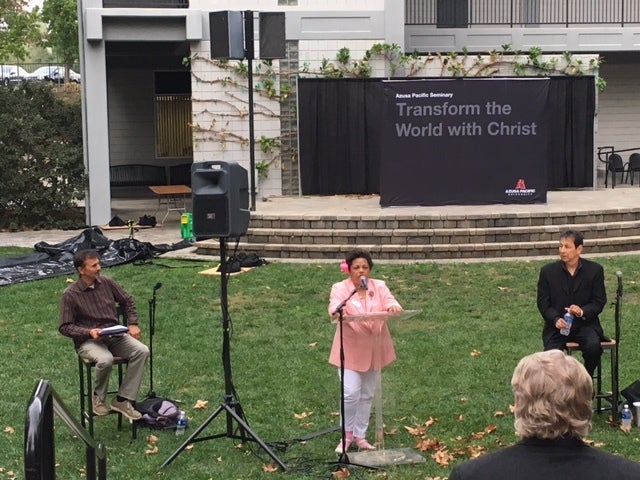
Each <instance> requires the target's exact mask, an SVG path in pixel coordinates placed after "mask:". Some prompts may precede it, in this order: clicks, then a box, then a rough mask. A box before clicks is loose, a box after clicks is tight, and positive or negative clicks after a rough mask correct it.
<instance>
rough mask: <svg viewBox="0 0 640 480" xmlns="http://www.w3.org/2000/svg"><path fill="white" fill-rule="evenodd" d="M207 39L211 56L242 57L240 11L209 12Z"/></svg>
mask: <svg viewBox="0 0 640 480" xmlns="http://www.w3.org/2000/svg"><path fill="white" fill-rule="evenodd" d="M209 39H210V40H211V58H223V59H235V60H242V59H243V58H244V31H243V20H242V12H232V11H230V10H227V11H224V12H209Z"/></svg>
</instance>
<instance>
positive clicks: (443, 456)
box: [431, 448, 453, 467]
mask: <svg viewBox="0 0 640 480" xmlns="http://www.w3.org/2000/svg"><path fill="white" fill-rule="evenodd" d="M431 458H433V459H434V460H435V461H436V463H437V464H438V465H441V466H443V467H448V466H449V462H450V461H451V460H453V455H451V454H450V453H449V452H448V451H447V449H446V448H443V449H442V450H438V451H437V452H436V453H434V454H433V455H431Z"/></svg>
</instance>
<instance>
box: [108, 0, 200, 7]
mask: <svg viewBox="0 0 640 480" xmlns="http://www.w3.org/2000/svg"><path fill="white" fill-rule="evenodd" d="M102 6H103V7H104V8H189V0H102Z"/></svg>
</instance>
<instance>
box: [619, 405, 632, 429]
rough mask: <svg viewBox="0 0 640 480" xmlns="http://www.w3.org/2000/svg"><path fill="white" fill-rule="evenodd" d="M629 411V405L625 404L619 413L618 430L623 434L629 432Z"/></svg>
mask: <svg viewBox="0 0 640 480" xmlns="http://www.w3.org/2000/svg"><path fill="white" fill-rule="evenodd" d="M631 417H632V415H631V410H630V409H629V405H627V404H626V403H625V404H624V407H622V412H620V428H621V429H622V430H624V431H625V432H628V431H630V430H631Z"/></svg>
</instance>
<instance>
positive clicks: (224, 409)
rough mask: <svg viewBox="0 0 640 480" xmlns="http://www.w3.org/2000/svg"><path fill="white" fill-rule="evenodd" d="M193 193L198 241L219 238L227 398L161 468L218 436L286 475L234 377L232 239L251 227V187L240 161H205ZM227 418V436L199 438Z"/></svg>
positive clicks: (194, 171)
mask: <svg viewBox="0 0 640 480" xmlns="http://www.w3.org/2000/svg"><path fill="white" fill-rule="evenodd" d="M191 188H192V191H193V233H194V234H195V235H196V237H219V239H220V272H221V274H220V308H221V310H222V366H223V369H224V395H223V399H222V401H221V402H220V405H219V406H218V408H217V409H216V410H215V411H214V412H213V413H212V414H211V415H210V416H209V418H207V419H206V420H205V421H204V422H203V423H202V424H201V425H200V426H198V427H197V428H196V429H195V430H194V432H193V433H192V434H191V435H190V436H189V438H187V439H186V441H185V442H184V443H183V444H182V445H180V447H178V449H177V450H176V451H175V452H173V453H172V454H171V456H170V457H169V458H168V459H167V460H166V461H165V462H164V463H163V464H162V467H161V468H164V467H166V466H167V465H169V464H170V463H171V462H173V460H174V459H175V458H176V457H177V456H178V455H180V453H181V452H182V451H183V450H184V449H185V448H187V446H188V445H189V444H190V443H195V442H202V441H205V440H210V439H214V438H221V437H226V438H233V439H238V440H241V441H242V442H246V441H253V442H256V443H257V444H258V445H260V447H261V448H262V449H263V450H264V451H265V452H266V453H267V454H268V455H269V456H270V457H271V458H272V459H273V460H274V461H275V462H276V463H277V464H278V466H280V468H281V469H282V470H283V471H285V470H286V469H287V466H286V465H285V464H284V463H283V462H282V460H280V459H279V458H278V456H277V455H276V454H275V452H273V450H272V449H271V447H270V446H269V445H267V444H266V443H265V442H264V441H263V440H262V439H261V438H260V437H259V436H258V435H257V434H256V433H255V432H254V431H253V430H251V428H250V427H249V425H248V423H247V420H246V418H245V414H244V410H243V408H242V405H240V401H239V400H238V399H237V397H236V392H235V387H234V386H233V381H232V374H231V339H230V336H229V332H230V329H231V328H230V323H231V318H230V316H229V308H228V302H227V300H228V299H227V285H228V282H229V273H228V272H227V237H240V236H242V235H244V234H245V233H246V232H247V228H248V226H249V216H250V212H249V187H248V181H247V171H246V170H245V169H244V168H242V167H241V166H240V165H238V164H237V163H226V162H203V163H194V164H193V166H192V167H191ZM221 414H223V415H224V416H225V417H226V422H225V423H226V428H225V430H224V431H223V432H221V433H217V434H213V435H209V436H205V437H200V434H201V433H202V432H203V431H204V430H205V428H207V426H208V425H209V424H210V423H211V422H212V421H213V420H215V419H216V418H217V417H218V416H219V415H221Z"/></svg>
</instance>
